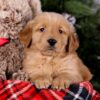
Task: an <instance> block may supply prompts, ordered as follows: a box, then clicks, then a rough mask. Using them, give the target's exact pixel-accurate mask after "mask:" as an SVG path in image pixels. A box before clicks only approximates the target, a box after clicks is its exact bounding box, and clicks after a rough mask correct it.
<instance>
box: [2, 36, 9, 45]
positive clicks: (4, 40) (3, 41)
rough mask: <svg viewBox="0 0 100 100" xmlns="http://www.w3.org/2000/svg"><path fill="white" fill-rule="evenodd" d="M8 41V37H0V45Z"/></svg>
mask: <svg viewBox="0 0 100 100" xmlns="http://www.w3.org/2000/svg"><path fill="white" fill-rule="evenodd" d="M8 42H9V40H8V39H5V38H0V46H2V45H4V44H6V43H8Z"/></svg>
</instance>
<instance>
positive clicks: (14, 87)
mask: <svg viewBox="0 0 100 100" xmlns="http://www.w3.org/2000/svg"><path fill="white" fill-rule="evenodd" d="M96 98H98V99H96ZM0 100H100V95H96V91H95V90H93V87H92V85H91V84H90V83H89V82H82V83H80V84H72V85H71V86H70V87H69V89H67V88H66V89H65V90H60V91H58V90H52V89H50V88H49V89H37V88H36V87H35V85H34V84H32V83H29V82H23V81H17V80H16V81H11V80H6V81H3V80H1V81H0Z"/></svg>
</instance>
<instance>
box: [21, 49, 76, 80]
mask: <svg viewBox="0 0 100 100" xmlns="http://www.w3.org/2000/svg"><path fill="white" fill-rule="evenodd" d="M70 61H71V60H70V57H64V58H61V57H57V56H56V57H53V56H43V55H42V54H41V53H40V52H33V51H29V52H26V57H25V59H24V62H23V66H24V70H25V71H26V72H27V73H28V74H29V76H30V77H31V78H32V80H34V78H36V77H37V76H41V75H49V76H52V77H55V76H56V75H57V74H59V73H61V72H65V71H66V70H70V71H72V70H74V71H75V70H76V68H75V69H74V68H72V67H70V66H67V65H69V64H68V63H70Z"/></svg>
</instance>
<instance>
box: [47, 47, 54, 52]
mask: <svg viewBox="0 0 100 100" xmlns="http://www.w3.org/2000/svg"><path fill="white" fill-rule="evenodd" d="M55 49H56V48H55V47H48V49H47V50H49V51H55Z"/></svg>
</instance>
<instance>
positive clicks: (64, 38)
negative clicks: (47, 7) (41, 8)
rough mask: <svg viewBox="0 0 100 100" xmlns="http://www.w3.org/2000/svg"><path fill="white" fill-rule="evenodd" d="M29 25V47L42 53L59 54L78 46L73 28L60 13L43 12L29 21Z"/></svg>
mask: <svg viewBox="0 0 100 100" xmlns="http://www.w3.org/2000/svg"><path fill="white" fill-rule="evenodd" d="M30 26H31V30H32V31H31V32H32V44H31V47H35V48H37V49H38V50H39V51H40V52H41V53H43V54H44V55H55V54H61V53H65V52H66V51H70V50H71V49H72V50H73V49H74V50H75V49H76V48H77V47H78V42H77V39H76V36H75V33H74V28H73V27H72V26H71V24H70V23H69V22H67V21H66V20H65V19H64V17H63V16H62V15H60V14H57V13H50V12H49V13H47V12H44V13H42V14H40V15H38V16H37V17H36V18H35V19H34V20H33V21H31V22H30ZM69 49H70V50H69Z"/></svg>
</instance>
